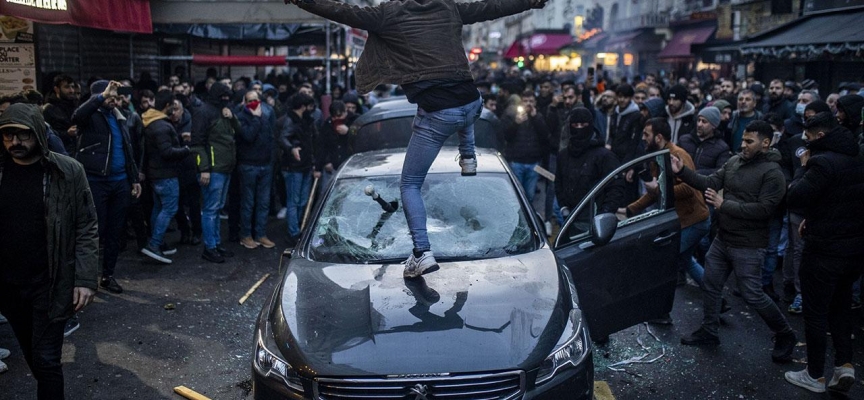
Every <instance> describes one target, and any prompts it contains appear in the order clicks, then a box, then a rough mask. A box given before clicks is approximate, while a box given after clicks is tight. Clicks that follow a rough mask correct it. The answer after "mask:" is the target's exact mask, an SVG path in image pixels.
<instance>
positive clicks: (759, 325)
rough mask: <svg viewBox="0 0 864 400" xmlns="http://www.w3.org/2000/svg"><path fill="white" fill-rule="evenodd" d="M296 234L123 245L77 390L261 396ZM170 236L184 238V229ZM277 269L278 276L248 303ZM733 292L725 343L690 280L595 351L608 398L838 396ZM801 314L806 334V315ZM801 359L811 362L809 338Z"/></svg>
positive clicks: (861, 356) (18, 387) (83, 355)
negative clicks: (270, 300)
mask: <svg viewBox="0 0 864 400" xmlns="http://www.w3.org/2000/svg"><path fill="white" fill-rule="evenodd" d="M224 225H227V224H223V228H224ZM284 231H285V223H284V221H279V220H276V219H272V220H271V222H270V226H269V232H270V233H271V236H270V237H271V238H272V239H274V240H275V241H276V242H277V243H278V244H279V245H280V247H277V248H276V249H269V250H268V249H263V248H259V249H255V250H248V249H245V248H242V247H240V246H239V245H238V244H234V243H231V244H228V248H229V249H231V250H233V251H234V252H235V253H236V256H235V257H234V258H231V259H229V262H227V263H225V264H212V263H208V262H205V261H203V260H202V259H201V257H200V248H192V247H189V246H180V247H179V249H178V253H177V254H176V255H175V256H174V257H173V258H174V260H175V261H174V264H172V265H161V264H157V263H155V262H151V261H149V260H148V259H146V258H145V257H143V256H140V255H138V254H136V253H133V252H132V251H129V250H127V251H125V252H123V253H122V254H121V258H120V262H119V264H118V267H117V278H118V281H119V282H120V284H121V285H122V286H123V287H124V289H125V291H124V293H122V294H119V295H114V294H110V293H107V292H105V291H100V292H99V293H98V296H97V299H96V301H95V303H94V304H92V305H90V306H89V307H88V308H86V309H85V310H84V311H83V312H81V313H80V321H81V328H80V329H79V330H78V331H77V332H75V333H73V334H72V335H71V336H70V337H68V338H67V339H66V341H65V345H64V348H63V363H64V374H65V378H66V390H67V398H68V399H112V400H113V399H148V400H149V399H179V398H180V397H179V396H178V395H176V394H174V393H173V388H174V387H176V386H180V385H183V386H186V387H188V388H191V389H193V390H195V391H198V392H200V393H202V394H204V395H205V396H207V397H210V398H213V399H244V398H251V395H249V389H250V385H249V378H250V369H251V357H252V351H253V347H252V346H253V343H252V341H253V328H254V321H255V319H256V317H257V314H258V312H259V311H260V309H261V307H262V304H263V302H264V300H265V298H266V296H269V295H270V294H271V293H272V292H273V290H274V288H275V286H276V285H277V283H278V276H277V271H278V266H279V261H280V255H281V254H282V251H281V250H282V247H281V246H282V245H283V244H284V243H285V241H284V240H285V233H284ZM168 238H169V240H177V239H178V234H177V233H176V232H175V233H171V234H169V235H168ZM131 245H134V242H130V246H131ZM266 273H270V274H271V277H270V278H269V279H267V280H266V281H265V282H264V283H263V284H262V285H261V286H260V288H258V290H257V291H256V292H255V293H254V294H252V296H250V297H249V299H248V300H247V301H246V302H245V303H244V304H243V305H240V304H238V300H239V299H240V298H241V297H242V296H243V295H244V294H245V293H246V291H247V290H249V288H250V287H252V285H254V284H255V282H257V281H258V280H259V279H260V278H261V277H262V276H263V275H264V274H266ZM727 298H728V299H729V301H730V303H731V305H732V307H733V310H732V311H731V312H729V313H727V314H725V315H724V316H723V322H724V325H723V328H722V330H721V341H722V344H721V345H720V346H719V347H716V348H698V347H687V346H682V345H681V344H679V339H680V336H681V335H682V334H686V333H689V332H690V331H692V330H695V329H696V328H698V326H699V321H700V319H701V303H700V296H699V290H698V288H696V287H693V286H689V285H688V286H683V287H679V288H678V292H677V295H676V299H675V307H674V309H673V313H672V316H673V319H674V321H675V323H674V325H671V326H651V327H650V329H651V332H653V333H654V334H655V335H656V336H657V338H658V339H659V341H658V340H656V339H654V338H653V337H652V336H651V335H650V334H649V332H648V331H647V330H646V327H645V325H640V326H636V327H633V328H630V329H627V330H625V331H622V332H619V333H617V334H614V335H612V336H611V340H610V342H609V344H608V345H606V346H603V347H597V348H595V352H594V361H595V365H596V372H595V373H596V375H595V379H596V380H597V381H599V383H598V384H599V385H600V386H603V385H608V387H609V390H610V392H611V396H612V397H608V396H607V397H603V399H604V400H605V399H608V398H615V399H619V400H620V399H826V398H831V397H830V396H829V395H827V394H826V395H815V394H811V393H810V392H807V391H805V390H803V389H799V388H797V387H794V386H792V385H790V384H788V383H786V382H785V381H784V379H783V372H785V371H790V370H798V369H801V368H803V367H804V364H802V363H800V362H795V363H791V364H787V365H777V364H774V363H772V362H771V359H770V350H771V346H772V341H771V333H770V331H769V330H768V329H767V328H766V327H765V325H764V323H763V322H762V321H761V320H760V319H759V317H758V316H757V315H756V314H755V313H754V312H752V311H751V310H750V309H748V308H747V306H746V305H744V304H743V301H742V300H741V299H740V298H737V297H734V296H733V295H731V294H727ZM805 306H806V305H805ZM783 309H784V310H785V305H784V306H783ZM789 319H790V321H791V323H792V326H793V327H794V328H795V329H796V331H797V332H798V335H799V341H801V342H803V320H802V318H801V317H800V316H790V317H789ZM859 322H860V321H859ZM859 325H860V323H859ZM856 336H857V337H856V341H855V349H856V354H855V362H856V370H857V383H856V385H855V386H854V388H853V390H852V391H851V392H850V393H849V396H848V398H850V399H864V382H862V381H861V377H862V374H864V368H862V361H864V331H861V330H856ZM639 341H641V342H642V345H644V346H645V348H647V350H644V349H643V347H642V345H640V344H639ZM442 345H446V344H444V343H442ZM0 347H4V348H9V349H11V350H12V355H11V356H10V357H9V358H8V359H6V360H5V362H6V363H7V364H8V365H9V372H6V373H4V374H0V400H6V399H16V400H17V399H35V388H36V384H35V381H34V380H33V379H32V377H31V376H30V375H29V370H28V368H27V366H26V364H25V362H24V360H23V358H22V356H21V351H20V349H19V348H18V345H17V343H16V342H15V339H14V336H13V335H12V331H11V329H10V327H9V325H8V324H5V325H0ZM664 352H665V353H664ZM646 353H648V354H649V356H647V357H645V358H644V359H645V360H651V359H654V358H657V356H658V355H660V354H664V355H663V356H662V357H660V358H659V359H657V360H656V361H655V362H653V363H650V364H631V365H626V366H623V367H620V368H622V369H623V371H613V370H611V369H609V368H608V367H609V366H610V365H612V364H615V363H617V362H620V361H624V360H627V359H631V358H633V357H640V356H643V355H644V354H646ZM795 357H796V359H798V360H799V361H800V360H801V359H803V358H805V352H804V347H803V346H802V347H798V348H797V349H796V352H795ZM616 368H617V367H616Z"/></svg>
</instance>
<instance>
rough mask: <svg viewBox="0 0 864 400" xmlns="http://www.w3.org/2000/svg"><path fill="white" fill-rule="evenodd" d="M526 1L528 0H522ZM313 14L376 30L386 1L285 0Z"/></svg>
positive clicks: (382, 16)
mask: <svg viewBox="0 0 864 400" xmlns="http://www.w3.org/2000/svg"><path fill="white" fill-rule="evenodd" d="M522 1H526V0H522ZM288 3H292V4H296V5H297V6H298V7H300V8H302V9H303V10H306V11H308V12H310V13H312V14H315V15H318V16H321V17H324V18H327V19H329V20H331V21H334V22H338V23H340V24H345V25H348V26H350V27H352V28H357V29H363V30H367V31H370V32H375V31H378V30H380V29H381V27H382V25H383V24H384V20H385V19H384V6H385V5H386V4H387V3H386V2H384V3H382V4H380V5H377V6H374V7H359V6H354V5H350V4H346V3H340V2H337V1H333V0H314V1H312V2H307V1H304V0H285V4H288Z"/></svg>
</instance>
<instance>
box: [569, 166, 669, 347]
mask: <svg viewBox="0 0 864 400" xmlns="http://www.w3.org/2000/svg"><path fill="white" fill-rule="evenodd" d="M631 168H634V169H635V170H636V171H637V172H638V171H640V170H642V169H645V168H647V169H648V170H649V171H651V172H652V173H653V175H654V176H655V177H656V178H657V183H658V189H657V192H656V196H655V197H656V201H654V203H653V206H651V207H649V208H648V209H646V210H645V211H644V212H642V213H641V214H638V215H634V216H632V217H630V218H626V219H623V220H620V221H619V219H621V218H624V217H623V216H618V217H616V216H615V215H614V214H611V213H610V214H601V215H597V211H596V210H597V209H598V206H597V204H602V203H601V202H602V199H603V196H604V193H605V192H604V191H605V190H609V189H610V188H611V187H612V185H615V184H618V185H620V184H621V182H620V181H618V182H616V180H620V179H624V178H623V173H624V172H626V171H627V170H629V169H631ZM634 176H635V175H634ZM637 179H638V178H637ZM674 180H675V177H674V174H673V173H672V167H671V161H670V156H669V151H668V150H662V151H660V152H657V153H652V154H648V155H645V156H643V157H640V158H638V159H636V160H633V161H631V162H629V163H627V164H625V165H622V166H621V167H620V168H618V169H617V170H616V171H615V172H613V173H612V174H610V175H609V176H607V177H606V178H605V179H603V180H602V181H601V182H600V183H599V184H597V185H596V186H595V187H594V189H592V191H591V192H590V193H589V194H588V196H586V197H585V198H584V199H583V200H582V202H581V203H580V204H579V206H578V207H577V209H576V210H574V211H573V212H572V213H571V214H570V216H569V218H568V219H567V221H566V222H565V224H564V227H563V228H562V229H561V232H560V233H559V235H558V237H557V238H556V239H555V243H554V246H553V249H554V251H555V254H556V255H557V256H558V257H559V258H560V259H561V260H563V261H564V263H565V265H566V266H567V267H568V268H569V269H570V272H571V273H572V275H573V280H574V283H575V286H576V292H577V293H578V295H579V303H580V308H581V309H582V312H583V315H584V316H585V319H586V321H587V323H588V328H589V331H590V332H591V338H592V339H593V340H595V341H599V340H604V339H605V338H606V337H608V336H609V335H610V334H612V333H615V332H618V331H620V330H622V329H625V328H628V327H630V326H633V325H636V324H638V323H640V322H644V321H648V320H651V319H655V318H660V317H662V316H664V315H666V314H667V313H669V312H670V311H671V310H672V304H673V301H674V296H675V287H676V283H677V276H678V275H677V264H676V259H677V257H678V252H679V245H680V230H681V228H680V224H679V222H678V215H677V214H676V212H675V208H674V198H675V196H674V191H673V186H674V183H675V182H674ZM561 184H566V183H564V182H562V183H561ZM626 206H627V205H626V204H621V205H619V207H626Z"/></svg>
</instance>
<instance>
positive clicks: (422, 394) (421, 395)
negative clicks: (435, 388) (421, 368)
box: [411, 383, 429, 400]
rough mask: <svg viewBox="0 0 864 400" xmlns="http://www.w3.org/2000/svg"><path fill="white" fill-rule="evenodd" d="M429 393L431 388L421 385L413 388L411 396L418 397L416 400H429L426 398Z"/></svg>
mask: <svg viewBox="0 0 864 400" xmlns="http://www.w3.org/2000/svg"><path fill="white" fill-rule="evenodd" d="M428 392H429V388H428V387H426V385H422V384H419V383H418V384H416V385H414V387H412V388H411V394H414V395H416V396H415V397H414V400H429V399H428V398H426V395H427V394H428Z"/></svg>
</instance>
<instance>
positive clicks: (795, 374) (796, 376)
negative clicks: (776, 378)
mask: <svg viewBox="0 0 864 400" xmlns="http://www.w3.org/2000/svg"><path fill="white" fill-rule="evenodd" d="M784 376H785V377H786V382H789V383H791V384H793V385H795V386H798V387H802V388H804V389H807V390H809V391H811V392H814V393H825V378H824V377H823V378H819V379H813V378H811V377H810V373H809V372H807V368H804V369H802V370H800V371H789V372H787V373H786V374H785V375H784Z"/></svg>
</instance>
